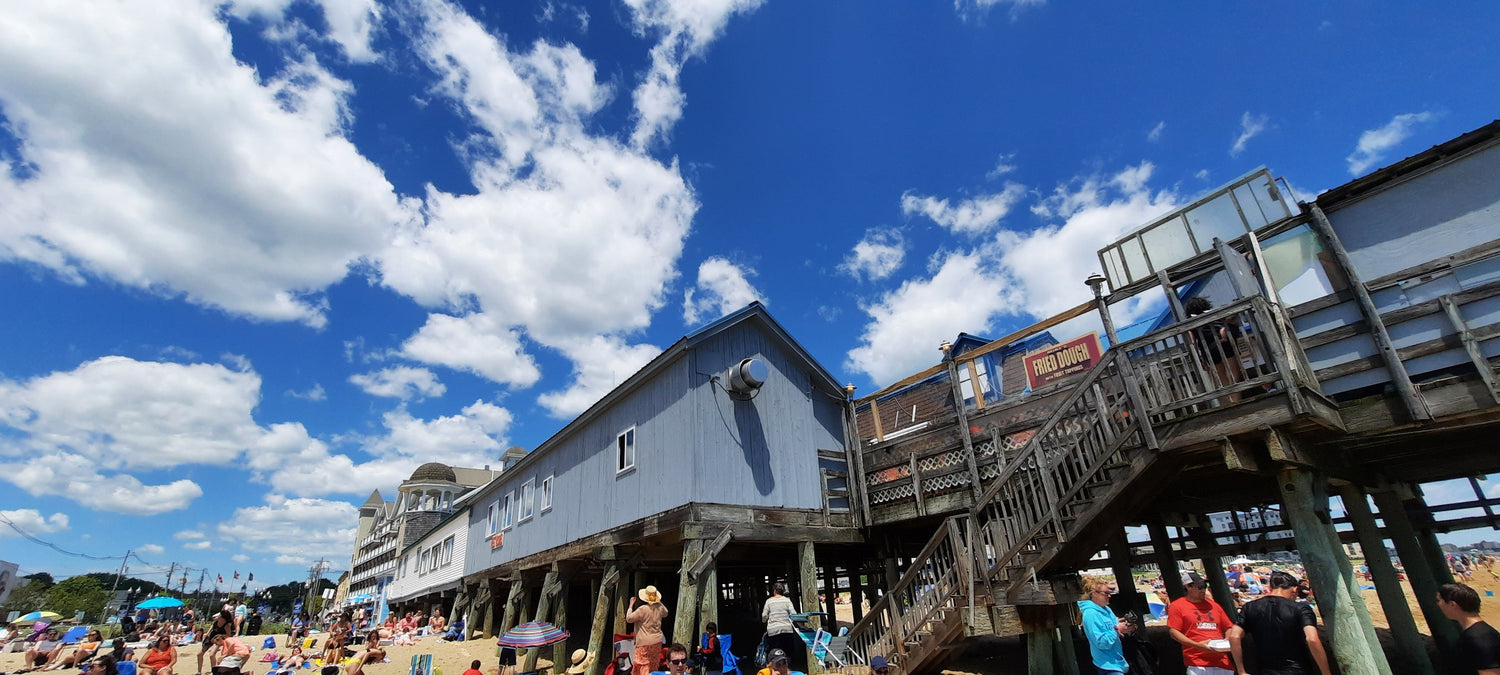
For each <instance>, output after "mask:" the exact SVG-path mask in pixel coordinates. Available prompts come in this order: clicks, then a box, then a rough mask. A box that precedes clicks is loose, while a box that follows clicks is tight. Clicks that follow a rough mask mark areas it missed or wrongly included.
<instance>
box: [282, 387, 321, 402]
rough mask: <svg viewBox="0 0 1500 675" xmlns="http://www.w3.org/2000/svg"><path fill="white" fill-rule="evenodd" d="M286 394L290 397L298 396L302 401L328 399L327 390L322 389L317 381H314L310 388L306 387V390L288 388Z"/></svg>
mask: <svg viewBox="0 0 1500 675" xmlns="http://www.w3.org/2000/svg"><path fill="white" fill-rule="evenodd" d="M286 395H287V396H290V397H292V398H300V399H302V400H304V401H312V402H315V403H316V402H318V401H326V400H328V392H326V391H323V385H322V384H319V383H317V382H314V383H313V386H312V388H310V389H308V390H307V391H291V390H288V391H287V392H286Z"/></svg>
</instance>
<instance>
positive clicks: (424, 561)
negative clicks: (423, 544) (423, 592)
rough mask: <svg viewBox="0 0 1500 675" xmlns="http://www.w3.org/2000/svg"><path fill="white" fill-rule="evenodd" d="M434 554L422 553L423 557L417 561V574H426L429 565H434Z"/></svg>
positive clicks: (429, 552)
mask: <svg viewBox="0 0 1500 675" xmlns="http://www.w3.org/2000/svg"><path fill="white" fill-rule="evenodd" d="M431 554H432V552H431V551H422V557H421V558H418V559H417V574H426V573H427V567H428V565H430V564H432V555H431Z"/></svg>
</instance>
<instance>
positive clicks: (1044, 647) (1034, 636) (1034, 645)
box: [1026, 629, 1057, 675]
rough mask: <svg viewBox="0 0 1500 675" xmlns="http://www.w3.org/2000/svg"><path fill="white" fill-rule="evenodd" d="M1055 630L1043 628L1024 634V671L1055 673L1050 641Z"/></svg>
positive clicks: (1041, 673)
mask: <svg viewBox="0 0 1500 675" xmlns="http://www.w3.org/2000/svg"><path fill="white" fill-rule="evenodd" d="M1056 634H1057V633H1056V631H1055V630H1051V629H1045V630H1038V631H1035V632H1031V633H1027V634H1026V672H1027V673H1030V674H1031V675H1056V674H1057V670H1056V669H1055V668H1054V667H1053V660H1052V651H1053V650H1052V643H1053V636H1054V635H1056Z"/></svg>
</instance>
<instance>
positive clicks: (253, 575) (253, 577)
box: [246, 572, 255, 581]
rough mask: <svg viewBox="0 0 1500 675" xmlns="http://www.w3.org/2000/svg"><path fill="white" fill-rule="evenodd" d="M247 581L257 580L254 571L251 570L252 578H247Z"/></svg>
mask: <svg viewBox="0 0 1500 675" xmlns="http://www.w3.org/2000/svg"><path fill="white" fill-rule="evenodd" d="M246 581H255V573H254V572H251V573H250V578H249V579H246Z"/></svg>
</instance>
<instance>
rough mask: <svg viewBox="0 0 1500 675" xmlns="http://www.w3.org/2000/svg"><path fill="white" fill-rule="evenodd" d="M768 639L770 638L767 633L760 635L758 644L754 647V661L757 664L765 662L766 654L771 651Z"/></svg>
mask: <svg viewBox="0 0 1500 675" xmlns="http://www.w3.org/2000/svg"><path fill="white" fill-rule="evenodd" d="M770 640H771V636H769V635H762V636H760V645H758V646H757V647H756V648H755V662H756V663H758V664H765V662H766V654H768V653H770V651H771V641H770Z"/></svg>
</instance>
